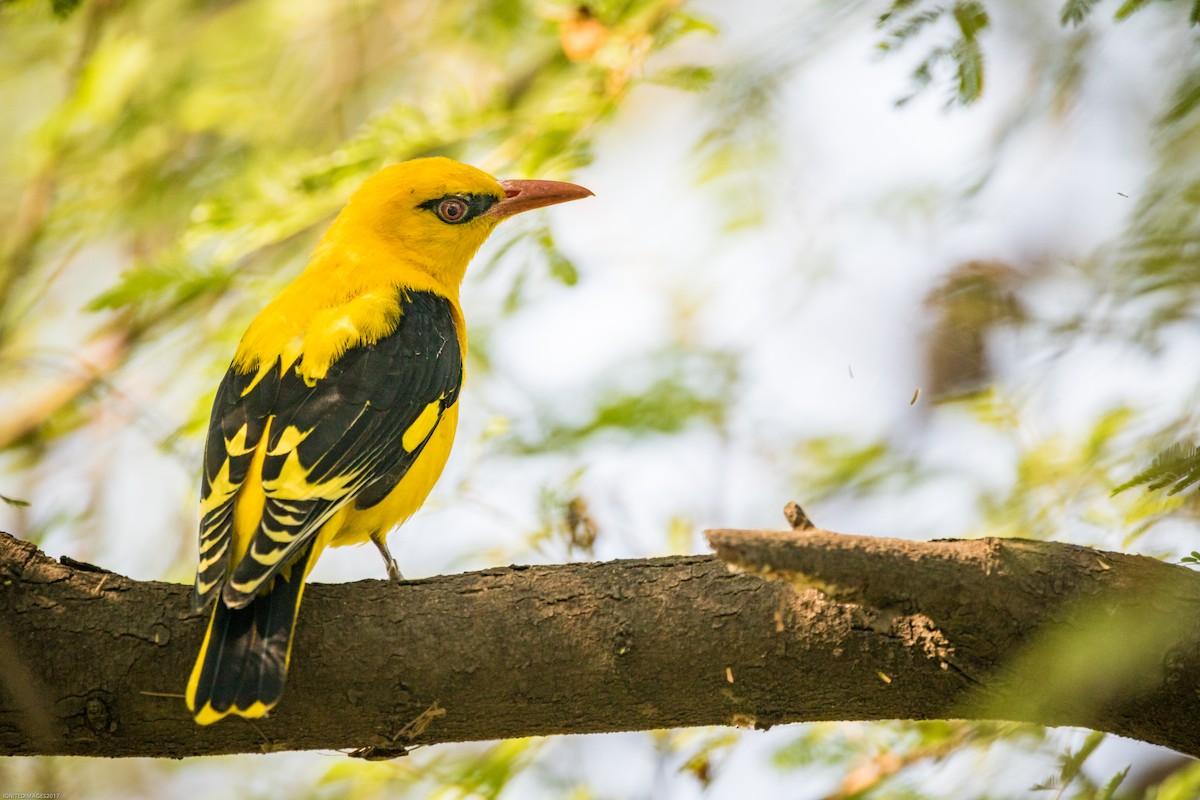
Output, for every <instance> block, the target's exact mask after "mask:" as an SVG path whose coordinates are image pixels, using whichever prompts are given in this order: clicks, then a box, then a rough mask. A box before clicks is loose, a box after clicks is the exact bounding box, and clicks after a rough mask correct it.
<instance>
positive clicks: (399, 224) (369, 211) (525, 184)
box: [330, 157, 592, 290]
mask: <svg viewBox="0 0 1200 800" xmlns="http://www.w3.org/2000/svg"><path fill="white" fill-rule="evenodd" d="M591 194H592V193H591V192H589V191H588V190H587V189H584V188H583V187H582V186H576V185H575V184H573V183H562V182H559V181H523V180H513V181H498V180H496V179H495V178H493V177H492V176H491V175H488V174H487V173H486V172H483V171H482V170H479V169H476V168H475V167H471V166H468V165H466V164H460V163H459V162H457V161H452V160H451V159H449V158H441V157H435V158H419V159H415V160H413V161H405V162H403V163H401V164H394V165H392V166H390V167H385V168H384V169H382V170H380V171H379V172H377V173H375V174H374V175H372V176H371V177H370V178H368V179H367V180H366V181H365V182H364V183H363V185H362V186H361V187H359V189H358V191H356V192H355V193H354V195H353V196H352V197H351V198H350V202H349V204H347V206H346V208H345V209H343V211H342V213H341V214H340V215H338V219H337V221H336V222H335V223H334V226H333V228H332V229H331V230H330V234H331V236H332V235H333V233H334V231H335V230H336V231H337V234H336V238H337V239H339V240H340V241H341V242H343V243H344V242H346V241H354V240H355V239H356V238H358V239H360V240H361V239H367V240H370V241H371V243H372V244H374V245H378V246H382V247H384V248H386V250H387V251H388V254H389V255H390V256H392V257H393V258H395V259H396V263H398V264H402V265H403V266H404V267H405V268H415V269H418V270H421V271H422V272H425V273H426V274H428V275H429V276H431V277H433V278H434V279H435V280H436V281H437V282H438V283H440V284H441V285H443V286H445V287H446V288H447V289H451V290H457V289H458V286H459V284H460V283H462V278H463V274H464V273H465V272H466V269H467V263H468V262H469V261H470V260H471V257H472V256H474V255H475V252H476V251H477V250H478V249H479V247H480V245H482V244H483V243H484V241H485V240H486V239H487V237H488V235H489V234H490V233H491V232H492V231H493V230H494V229H495V227H496V225H497V224H499V222H500V221H501V220H502V219H504V218H505V217H509V216H512V215H513V214H516V213H519V212H521V211H527V210H529V209H532V208H541V207H542V206H548V205H553V204H555V203H564V202H566V201H568V200H578V199H579V198H582V197H588V196H590V195H591Z"/></svg>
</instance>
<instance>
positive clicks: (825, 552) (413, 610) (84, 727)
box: [0, 529, 1200, 757]
mask: <svg viewBox="0 0 1200 800" xmlns="http://www.w3.org/2000/svg"><path fill="white" fill-rule="evenodd" d="M709 536H710V541H711V542H712V543H713V545H714V547H715V548H716V550H717V552H718V554H719V557H712V556H691V557H679V558H660V559H646V560H631V561H615V562H609V563H602V564H567V565H561V566H541V567H515V566H514V567H507V568H503V569H490V570H484V571H481V572H473V573H468V574H462V575H450V576H442V577H436V578H430V579H427V580H421V581H408V582H405V583H402V584H399V585H395V584H389V583H387V582H384V581H359V582H356V583H349V584H338V585H322V584H316V585H313V586H310V587H309V588H308V590H307V591H306V592H305V599H304V608H303V610H302V611H301V614H300V621H299V624H298V626H297V631H296V637H295V645H294V649H293V652H292V666H291V674H290V676H289V678H288V686H287V689H286V691H285V692H284V696H283V700H282V702H281V703H280V705H279V707H278V708H277V709H276V710H275V711H274V712H273V713H272V714H271V715H270V717H269V718H268V719H265V720H257V721H255V722H253V723H251V722H247V721H244V720H241V719H231V720H226V721H223V722H221V723H218V724H216V725H213V726H210V727H205V728H201V727H198V726H196V725H195V724H193V723H192V721H191V718H190V716H189V714H188V713H187V710H186V709H185V708H184V704H183V699H182V692H183V687H184V684H185V682H186V680H187V675H188V672H189V670H190V668H191V663H192V660H193V658H194V657H195V653H196V650H197V648H198V647H199V644H200V638H201V635H202V633H203V630H204V626H205V623H206V620H205V619H203V618H201V617H200V616H197V615H194V614H192V613H191V612H190V610H189V607H188V602H189V592H190V587H186V586H182V585H177V584H166V583H158V582H137V581H131V580H129V579H127V578H123V577H121V576H118V575H115V574H113V573H109V572H103V571H96V570H95V568H87V565H78V564H75V563H74V562H68V563H66V564H64V563H59V562H56V561H53V560H51V559H49V558H47V557H46V556H44V555H43V554H42V553H40V552H39V551H37V549H36V548H34V547H33V546H32V545H29V544H27V543H25V542H21V541H19V540H16V539H13V538H12V537H9V536H7V535H4V534H0V754H3V755H18V754H71V755H92V756H167V757H182V756H193V755H205V754H216V753H236V752H260V751H262V752H268V751H276V750H297V749H315V748H328V749H346V748H357V747H369V748H374V749H373V750H369V751H368V752H367V755H374V756H377V757H378V756H389V755H396V754H399V753H400V752H402V750H403V747H404V746H406V745H409V746H411V745H412V744H414V743H417V744H431V743H437V742H449V741H464V740H478V739H493V738H505V737H514V736H529V735H537V734H556V733H587V732H596V731H620V730H645V729H653V728H665V727H679V726H690V725H729V724H734V725H755V726H759V727H764V726H769V725H776V724H780V723H785V722H798V721H808V720H880V719H943V718H948V717H957V718H1002V719H1017V720H1027V721H1033V722H1040V723H1043V724H1046V725H1078V726H1085V727H1092V728H1098V729H1102V730H1107V731H1111V732H1114V733H1118V734H1121V735H1124V736H1130V737H1133V738H1137V739H1143V740H1145V741H1149V742H1154V743H1157V744H1162V745H1166V746H1168V747H1171V748H1174V749H1176V750H1180V751H1182V752H1185V753H1189V754H1192V755H1200V724H1198V721H1200V695H1198V694H1197V688H1198V686H1200V681H1198V679H1197V678H1198V676H1200V576H1198V575H1196V574H1195V573H1193V572H1191V571H1190V570H1187V569H1184V568H1181V567H1175V566H1171V565H1168V564H1164V563H1161V562H1158V561H1155V560H1153V559H1148V558H1142V557H1138V556H1129V555H1122V554H1118V553H1106V552H1101V551H1096V550H1089V549H1087V548H1082V547H1075V546H1071V545H1064V544H1054V543H1047V542H1028V541H1021V540H992V539H984V540H972V541H943V542H912V541H907V540H896V539H875V538H868V537H859V536H847V535H844V534H836V533H830V532H827V531H822V530H817V529H809V530H796V531H792V532H788V533H781V532H770V531H712V532H710V534H709ZM730 567H732V568H733V569H732V570H731V569H730Z"/></svg>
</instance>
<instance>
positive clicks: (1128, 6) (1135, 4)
mask: <svg viewBox="0 0 1200 800" xmlns="http://www.w3.org/2000/svg"><path fill="white" fill-rule="evenodd" d="M1149 2H1150V0H1125V2H1124V3H1122V4H1121V7H1120V8H1118V9H1117V13H1115V14H1113V18H1114V19H1127V18H1128V17H1129V16H1130V15H1131V14H1133V13H1134V12H1136V11H1140V10H1141V9H1142V7H1143V6H1145V5H1146V4H1147V3H1149Z"/></svg>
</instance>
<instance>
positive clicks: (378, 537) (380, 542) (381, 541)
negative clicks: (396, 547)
mask: <svg viewBox="0 0 1200 800" xmlns="http://www.w3.org/2000/svg"><path fill="white" fill-rule="evenodd" d="M371 541H372V542H374V543H375V546H376V547H378V548H379V555H381V556H383V563H384V564H386V565H387V574H388V580H390V581H391V582H392V583H399V582H400V581H402V580H404V576H403V575H401V574H400V567H398V566H396V559H394V558H392V553H391V551H390V550H388V546H387V534H386V533H377V534H375V535H374V536H372V537H371Z"/></svg>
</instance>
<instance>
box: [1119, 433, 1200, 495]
mask: <svg viewBox="0 0 1200 800" xmlns="http://www.w3.org/2000/svg"><path fill="white" fill-rule="evenodd" d="M1197 481H1200V447H1197V446H1196V445H1194V444H1185V443H1183V442H1178V443H1176V444H1173V445H1171V446H1170V447H1168V448H1167V449H1166V450H1163V451H1162V452H1161V453H1159V454H1158V455H1156V456H1155V457H1154V461H1152V462H1151V463H1150V466H1149V467H1147V468H1146V469H1144V470H1142V471H1141V472H1139V473H1138V474H1137V475H1134V476H1133V477H1132V478H1130V479H1129V480H1127V481H1125V483H1122V484H1121V485H1120V486H1117V487H1116V488H1115V489H1113V490H1112V494H1114V495H1116V494H1119V493H1121V492H1123V491H1125V490H1126V489H1132V488H1133V487H1135V486H1145V487H1146V488H1147V489H1148V490H1150V491H1158V490H1160V489H1165V488H1167V487H1168V486H1169V487H1171V488H1170V490H1169V491H1168V492H1167V493H1168V494H1179V493H1180V492H1182V491H1183V490H1184V489H1186V488H1188V487H1189V486H1191V485H1192V484H1194V483H1196V482H1197Z"/></svg>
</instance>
